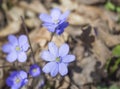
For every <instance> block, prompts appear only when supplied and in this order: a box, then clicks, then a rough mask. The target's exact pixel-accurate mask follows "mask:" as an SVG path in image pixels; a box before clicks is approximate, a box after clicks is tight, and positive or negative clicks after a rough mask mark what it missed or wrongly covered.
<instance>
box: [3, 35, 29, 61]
mask: <svg viewBox="0 0 120 89" xmlns="http://www.w3.org/2000/svg"><path fill="white" fill-rule="evenodd" d="M28 48H29V43H28V39H27V36H26V35H21V36H19V37H18V38H17V37H15V36H14V35H9V36H8V43H7V44H5V45H3V47H2V50H3V52H5V53H8V55H7V57H6V59H7V61H8V62H14V61H15V60H17V59H18V61H19V62H25V61H26V60H27V55H26V53H25V52H26V51H27V50H28Z"/></svg>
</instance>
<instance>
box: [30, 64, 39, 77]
mask: <svg viewBox="0 0 120 89" xmlns="http://www.w3.org/2000/svg"><path fill="white" fill-rule="evenodd" d="M29 73H30V75H31V76H32V77H37V76H39V75H40V67H39V66H38V65H37V64H33V65H32V66H30V70H29Z"/></svg>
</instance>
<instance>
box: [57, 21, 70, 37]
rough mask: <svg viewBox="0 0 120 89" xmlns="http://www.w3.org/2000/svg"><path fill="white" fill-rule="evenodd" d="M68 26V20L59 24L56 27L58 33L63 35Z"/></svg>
mask: <svg viewBox="0 0 120 89" xmlns="http://www.w3.org/2000/svg"><path fill="white" fill-rule="evenodd" d="M67 26H68V22H63V23H61V24H59V26H58V27H57V29H56V34H58V35H61V34H62V33H63V32H64V29H65V28H66V27H67Z"/></svg>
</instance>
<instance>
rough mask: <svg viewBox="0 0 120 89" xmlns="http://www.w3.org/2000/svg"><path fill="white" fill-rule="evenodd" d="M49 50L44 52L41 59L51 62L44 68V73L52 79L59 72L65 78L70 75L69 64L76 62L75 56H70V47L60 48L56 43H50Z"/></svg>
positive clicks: (65, 45)
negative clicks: (48, 74)
mask: <svg viewBox="0 0 120 89" xmlns="http://www.w3.org/2000/svg"><path fill="white" fill-rule="evenodd" d="M48 48H49V50H47V51H43V52H42V54H41V57H42V59H43V60H45V61H49V63H47V64H46V65H45V66H44V67H43V69H42V70H43V72H45V73H49V72H50V74H51V76H52V77H54V76H56V75H57V74H58V72H59V73H60V74H61V75H62V76H64V75H66V74H67V73H68V69H67V66H68V63H70V62H72V61H74V60H75V56H74V55H68V52H69V46H68V44H63V45H62V46H61V47H60V48H58V47H57V46H56V45H55V43H53V42H50V43H49V44H48Z"/></svg>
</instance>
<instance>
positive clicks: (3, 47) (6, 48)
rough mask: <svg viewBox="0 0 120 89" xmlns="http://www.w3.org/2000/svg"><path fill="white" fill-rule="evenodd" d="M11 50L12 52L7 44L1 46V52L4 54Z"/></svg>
mask: <svg viewBox="0 0 120 89" xmlns="http://www.w3.org/2000/svg"><path fill="white" fill-rule="evenodd" d="M11 50H12V46H11V45H10V44H8V43H7V44H5V45H3V46H2V51H3V52H5V53H10V52H11Z"/></svg>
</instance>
